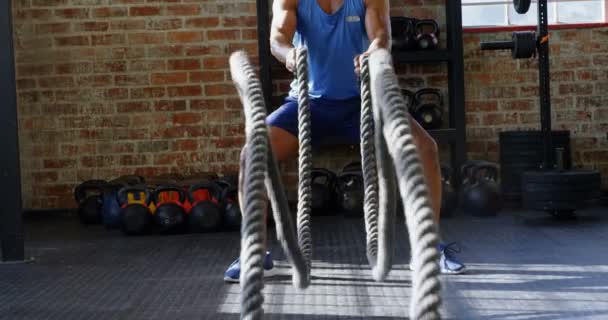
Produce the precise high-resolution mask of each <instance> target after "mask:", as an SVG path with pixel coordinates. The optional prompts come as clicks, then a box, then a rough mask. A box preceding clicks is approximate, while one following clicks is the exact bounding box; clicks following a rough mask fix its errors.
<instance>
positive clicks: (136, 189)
mask: <svg viewBox="0 0 608 320" xmlns="http://www.w3.org/2000/svg"><path fill="white" fill-rule="evenodd" d="M142 192H143V193H144V194H145V197H146V199H144V202H145V204H146V206H147V205H150V200H151V199H150V198H151V197H150V191H148V188H146V187H145V186H142V185H136V186H126V187H123V188H121V189H120V190H118V193H117V194H116V200H117V201H118V203H119V204H120V206H121V207H122V206H124V205H127V204H128V202H129V199H128V195H129V194H131V193H133V194H137V195H139V194H140V193H142Z"/></svg>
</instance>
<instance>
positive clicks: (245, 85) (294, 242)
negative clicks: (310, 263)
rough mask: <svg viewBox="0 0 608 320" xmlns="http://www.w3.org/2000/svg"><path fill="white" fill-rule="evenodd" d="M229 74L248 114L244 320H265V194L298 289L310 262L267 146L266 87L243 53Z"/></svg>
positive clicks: (243, 177) (243, 186)
mask: <svg viewBox="0 0 608 320" xmlns="http://www.w3.org/2000/svg"><path fill="white" fill-rule="evenodd" d="M230 71H231V75H232V79H233V81H234V83H235V86H236V88H237V91H238V93H239V96H240V97H241V102H242V104H243V108H244V113H245V133H246V135H245V138H246V143H245V147H244V148H243V150H242V152H241V171H240V173H239V201H240V203H241V210H242V212H243V223H242V226H241V259H240V263H241V276H240V283H241V319H247V320H249V319H252V320H257V319H262V317H263V314H264V311H263V308H262V305H263V302H264V296H263V294H262V289H263V287H264V283H263V272H264V269H263V261H264V257H265V250H264V249H265V245H266V220H265V219H264V217H265V210H266V209H267V208H266V195H265V194H264V186H265V187H266V190H267V191H268V196H269V199H270V202H271V205H272V209H273V214H274V219H275V226H276V232H277V239H278V240H279V242H280V244H281V246H282V248H283V251H284V252H285V255H286V256H287V259H288V260H289V262H290V263H291V265H292V266H293V282H294V285H295V286H296V287H297V288H306V287H307V286H308V284H309V277H308V274H307V267H306V262H305V259H304V257H303V255H302V252H301V251H300V248H299V245H298V239H297V236H296V228H295V224H294V221H293V218H292V217H291V213H290V211H289V205H288V203H287V197H286V196H285V192H284V190H285V189H284V188H283V185H282V182H281V177H280V174H279V169H278V165H277V161H276V159H275V157H274V154H273V152H272V148H271V146H270V144H269V142H268V129H267V126H266V107H265V104H264V99H263V95H262V90H261V85H260V83H259V80H258V79H257V77H256V73H255V70H254V68H253V67H252V65H251V63H250V62H249V59H248V58H247V55H246V54H245V53H244V52H243V51H238V52H235V53H233V54H232V56H231V57H230Z"/></svg>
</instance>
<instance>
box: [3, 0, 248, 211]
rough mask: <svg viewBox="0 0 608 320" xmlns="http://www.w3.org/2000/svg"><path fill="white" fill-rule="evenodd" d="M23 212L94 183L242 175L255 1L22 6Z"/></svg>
mask: <svg viewBox="0 0 608 320" xmlns="http://www.w3.org/2000/svg"><path fill="white" fill-rule="evenodd" d="M13 2H14V12H13V15H14V33H15V49H16V69H17V85H18V100H19V102H18V104H19V116H20V139H21V159H22V162H21V164H22V173H23V180H22V181H23V196H24V198H23V199H24V205H25V207H28V208H52V207H71V206H73V200H72V197H71V190H72V188H73V186H74V185H75V184H76V183H77V182H78V181H82V180H83V179H89V178H94V177H99V178H111V177H115V176H117V175H120V174H125V173H133V172H135V173H137V174H142V175H146V176H149V175H155V174H161V173H166V172H170V171H175V172H180V173H185V174H187V173H189V172H192V171H199V170H202V171H218V172H221V171H231V170H236V169H237V166H236V164H237V158H238V152H239V146H240V145H241V144H242V141H243V130H244V128H243V121H242V118H241V106H240V103H239V101H238V99H237V97H236V96H235V90H234V87H233V86H232V84H231V82H230V79H229V71H228V55H229V53H230V52H232V51H234V50H236V49H241V48H243V49H246V50H249V51H250V52H252V53H256V52H257V51H256V50H257V42H256V37H257V34H256V18H255V1H219V0H218V1H189V0H185V1H181V0H172V1H169V0H167V1H151V0H112V1H109V0H15V1H13Z"/></svg>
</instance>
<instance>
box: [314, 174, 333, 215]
mask: <svg viewBox="0 0 608 320" xmlns="http://www.w3.org/2000/svg"><path fill="white" fill-rule="evenodd" d="M335 183H336V175H335V174H334V173H333V172H331V171H329V170H327V169H325V168H314V169H312V172H311V189H312V205H311V206H312V212H313V214H314V215H319V216H323V215H331V214H332V213H333V211H332V210H331V209H333V207H334V201H335V200H334V192H333V190H335Z"/></svg>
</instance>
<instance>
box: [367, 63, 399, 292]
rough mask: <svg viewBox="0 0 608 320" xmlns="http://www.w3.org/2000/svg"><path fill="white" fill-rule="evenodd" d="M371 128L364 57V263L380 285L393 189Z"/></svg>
mask: <svg viewBox="0 0 608 320" xmlns="http://www.w3.org/2000/svg"><path fill="white" fill-rule="evenodd" d="M374 126H375V124H374V114H373V109H372V94H371V88H370V74H369V57H367V56H365V57H363V61H362V64H361V164H362V167H363V183H364V188H365V196H364V197H365V198H364V213H365V229H366V231H367V232H366V233H367V259H368V261H369V264H370V266H371V267H372V275H373V277H374V279H375V280H376V281H382V280H384V279H385V278H386V276H387V275H388V273H389V271H390V269H391V266H392V257H393V242H394V241H393V235H394V225H395V221H394V217H395V199H396V195H395V189H396V185H395V180H394V175H393V173H392V172H387V170H385V169H383V168H384V166H385V165H391V163H390V161H386V159H388V154H387V150H386V147H385V146H384V141H383V140H378V139H377V137H376V136H377V135H378V134H381V132H379V131H375V130H374ZM379 176H380V180H378V177H379ZM378 195H380V198H379V197H378ZM380 204H382V206H381V207H379V205H380ZM378 223H380V226H378ZM378 249H379V250H378Z"/></svg>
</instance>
